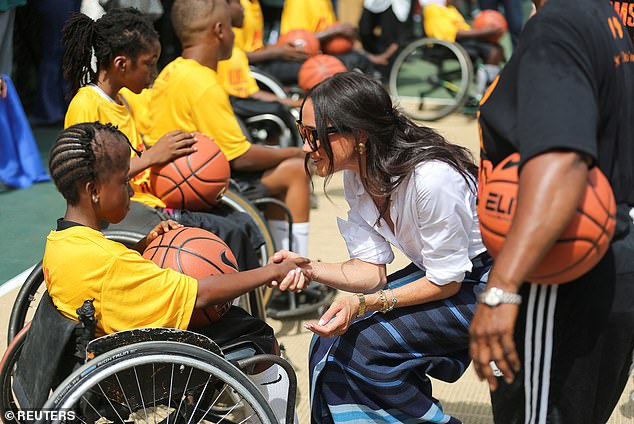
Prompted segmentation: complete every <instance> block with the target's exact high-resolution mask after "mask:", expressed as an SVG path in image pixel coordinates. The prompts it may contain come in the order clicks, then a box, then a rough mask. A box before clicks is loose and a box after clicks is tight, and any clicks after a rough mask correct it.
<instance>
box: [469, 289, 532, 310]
mask: <svg viewBox="0 0 634 424" xmlns="http://www.w3.org/2000/svg"><path fill="white" fill-rule="evenodd" d="M478 301H479V302H480V303H484V304H485V305H487V306H491V307H495V306H498V305H500V304H502V303H512V304H514V305H519V304H520V303H522V296H520V295H519V294H517V293H506V292H505V291H504V290H502V289H498V288H497V287H491V288H488V289H486V290H485V291H483V292H482V293H480V296H478Z"/></svg>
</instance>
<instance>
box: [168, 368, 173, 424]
mask: <svg viewBox="0 0 634 424" xmlns="http://www.w3.org/2000/svg"><path fill="white" fill-rule="evenodd" d="M173 386H174V364H172V370H171V372H170V391H169V399H171V398H172V387H173ZM170 415H171V414H168V415H167V423H166V424H170Z"/></svg>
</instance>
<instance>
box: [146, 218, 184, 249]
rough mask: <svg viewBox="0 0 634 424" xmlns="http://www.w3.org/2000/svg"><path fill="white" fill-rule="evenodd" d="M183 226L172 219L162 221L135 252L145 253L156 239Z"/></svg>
mask: <svg viewBox="0 0 634 424" xmlns="http://www.w3.org/2000/svg"><path fill="white" fill-rule="evenodd" d="M182 227H183V225H182V224H179V223H178V222H176V221H173V220H171V219H168V220H165V221H161V222H159V223H158V224H156V226H155V227H154V228H152V229H151V230H150V232H149V233H147V235H146V236H145V237H143V238H142V239H141V240H139V242H138V243H137V244H136V245H135V246H134V250H136V251H137V252H140V253H143V251H144V250H145V248H146V247H147V245H148V244H150V243H151V242H152V240H154V239H155V238H157V237H158V236H160V235H161V234H165V233H167V232H168V231H169V230H175V229H177V228H182Z"/></svg>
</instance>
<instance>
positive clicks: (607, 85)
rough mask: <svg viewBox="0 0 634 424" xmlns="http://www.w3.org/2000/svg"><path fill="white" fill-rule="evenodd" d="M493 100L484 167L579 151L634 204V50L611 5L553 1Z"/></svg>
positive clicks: (485, 108) (531, 25)
mask: <svg viewBox="0 0 634 424" xmlns="http://www.w3.org/2000/svg"><path fill="white" fill-rule="evenodd" d="M487 95H489V97H488V98H487V97H486V96H487ZM487 95H485V98H484V99H483V104H482V106H481V109H480V120H479V123H480V127H481V134H482V152H481V153H482V159H483V161H486V160H489V161H491V163H492V165H493V166H495V165H497V163H499V162H500V161H501V160H502V159H504V158H505V157H507V156H508V155H510V154H511V153H513V152H516V151H519V153H520V156H521V160H522V162H525V161H527V160H528V159H530V158H532V157H534V156H536V155H538V154H540V153H544V152H547V151H549V150H555V149H562V150H574V151H579V152H582V153H585V154H587V155H589V156H590V157H591V158H593V159H594V161H595V163H596V164H597V165H598V166H599V167H600V169H601V170H602V171H603V173H604V174H605V175H606V176H607V177H608V179H609V180H610V183H611V185H612V189H613V191H614V195H615V198H616V202H617V204H620V205H624V204H626V205H634V47H633V46H632V40H631V39H630V37H629V36H628V34H627V32H626V31H624V29H623V27H622V26H621V21H620V19H619V18H618V17H617V15H616V14H615V12H614V8H613V6H612V5H611V4H610V3H609V2H608V1H605V0H549V1H548V2H547V3H546V5H545V6H544V7H543V8H542V9H541V10H540V11H539V12H538V13H537V14H536V15H535V16H534V17H533V18H531V19H530V20H529V21H528V23H527V24H526V27H525V29H524V31H523V32H522V35H521V37H520V40H519V46H518V49H517V51H516V52H515V54H514V55H513V56H512V57H511V60H510V61H509V62H508V63H507V64H506V66H505V67H504V70H503V71H502V73H501V75H500V78H499V79H498V80H497V82H494V84H493V85H492V87H491V88H490V90H489V92H488V93H487Z"/></svg>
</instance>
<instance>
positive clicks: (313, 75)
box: [297, 54, 348, 91]
mask: <svg viewBox="0 0 634 424" xmlns="http://www.w3.org/2000/svg"><path fill="white" fill-rule="evenodd" d="M347 70H348V69H347V68H346V65H344V64H343V62H342V61H340V60H339V59H337V58H336V57H334V56H330V55H327V54H319V55H317V56H313V57H311V58H308V59H307V60H306V61H305V62H304V64H303V65H302V67H301V68H299V74H298V75H297V84H298V85H299V87H300V88H301V89H302V90H304V91H308V90H310V89H311V88H313V87H314V86H315V85H317V84H319V83H320V82H322V81H323V80H325V79H326V78H328V77H331V76H333V75H334V74H338V73H339V72H346V71H347Z"/></svg>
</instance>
